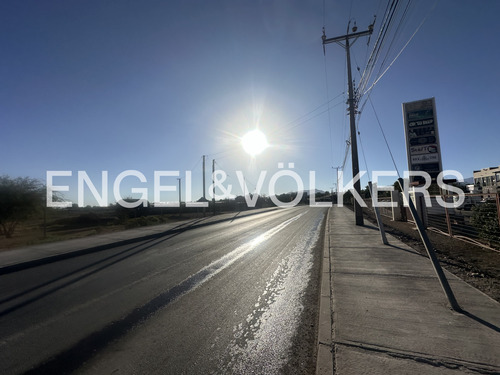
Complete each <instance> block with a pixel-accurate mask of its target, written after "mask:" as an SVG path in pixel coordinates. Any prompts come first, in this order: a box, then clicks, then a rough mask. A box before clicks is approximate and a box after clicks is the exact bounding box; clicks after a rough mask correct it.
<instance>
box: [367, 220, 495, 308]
mask: <svg viewBox="0 0 500 375" xmlns="http://www.w3.org/2000/svg"><path fill="white" fill-rule="evenodd" d="M365 217H367V218H368V219H369V220H370V221H372V222H375V218H374V215H373V214H372V213H369V212H366V213H365ZM382 221H383V222H384V227H385V230H386V232H387V233H390V234H391V235H393V236H394V237H397V238H398V239H400V240H401V241H402V242H404V243H406V244H407V245H408V246H410V247H411V248H413V249H415V250H417V251H418V252H420V253H422V254H424V255H426V251H425V247H424V245H423V243H422V241H421V239H420V235H419V233H418V231H417V229H416V227H415V225H414V224H413V223H410V222H401V221H392V220H391V219H390V218H388V217H382ZM426 232H427V235H428V236H429V239H430V241H431V243H432V246H433V247H434V250H435V251H436V254H437V257H438V259H439V261H440V263H441V265H442V266H443V268H445V269H447V270H448V271H450V272H451V273H453V274H454V275H456V276H458V277H459V278H461V279H462V280H464V281H465V282H467V283H469V284H470V285H472V286H474V287H475V288H477V289H479V290H480V291H482V292H483V293H485V294H487V295H488V296H490V297H491V298H493V299H494V300H496V301H498V302H500V253H499V252H496V251H493V250H490V249H487V248H483V247H481V246H477V245H474V244H471V243H468V242H465V241H463V240H460V239H457V238H453V237H449V236H446V235H443V234H439V233H436V232H433V231H431V230H427V231H426Z"/></svg>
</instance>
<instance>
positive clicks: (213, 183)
mask: <svg viewBox="0 0 500 375" xmlns="http://www.w3.org/2000/svg"><path fill="white" fill-rule="evenodd" d="M212 204H213V206H214V216H215V159H212Z"/></svg>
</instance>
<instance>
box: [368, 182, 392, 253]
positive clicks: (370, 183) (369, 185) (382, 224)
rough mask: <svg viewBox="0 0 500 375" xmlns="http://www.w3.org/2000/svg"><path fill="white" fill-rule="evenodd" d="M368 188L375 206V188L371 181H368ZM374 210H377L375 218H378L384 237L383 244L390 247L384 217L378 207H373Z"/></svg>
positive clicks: (381, 234) (379, 227) (381, 233)
mask: <svg viewBox="0 0 500 375" xmlns="http://www.w3.org/2000/svg"><path fill="white" fill-rule="evenodd" d="M368 187H369V188H370V194H371V196H372V205H373V200H374V198H373V187H372V182H371V181H368ZM377 198H378V197H377ZM373 209H374V210H375V216H376V218H377V223H378V229H379V231H380V237H382V242H383V243H384V245H389V242H388V241H387V237H386V235H385V229H384V223H383V222H382V217H381V216H380V211H379V209H378V205H373Z"/></svg>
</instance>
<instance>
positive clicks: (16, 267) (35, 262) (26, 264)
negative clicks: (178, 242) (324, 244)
mask: <svg viewBox="0 0 500 375" xmlns="http://www.w3.org/2000/svg"><path fill="white" fill-rule="evenodd" d="M277 209H278V208H272V209H269V210H265V211H259V212H250V213H248V214H243V215H237V216H232V217H228V218H223V219H219V220H213V221H209V222H206V223H200V224H196V221H195V222H194V223H193V224H191V225H190V224H189V223H186V224H181V225H178V226H176V227H174V228H171V229H167V230H165V231H163V232H159V233H154V234H148V235H146V236H139V237H134V238H129V239H126V240H121V241H113V242H110V243H107V244H102V245H98V246H93V247H89V248H83V249H76V250H73V251H71V250H69V251H68V252H65V253H60V254H56V255H52V256H45V257H42V258H37V259H32V260H29V261H21V262H19V263H14V264H9V265H5V266H0V275H5V274H8V273H12V272H17V271H21V270H24V269H27V268H32V267H36V266H40V265H44V264H49V263H54V262H58V261H61V260H64V259H69V258H74V257H78V256H82V255H86V254H91V253H95V252H98V251H103V250H108V249H112V248H114V247H119V246H125V245H130V244H133V243H136V242H141V241H147V240H154V239H157V238H161V237H163V236H167V235H170V234H176V233H181V232H185V231H187V230H191V229H196V228H202V227H206V226H209V225H213V224H220V223H223V222H226V221H233V220H237V219H239V218H243V217H248V216H253V215H259V214H262V213H267V212H271V211H275V210H277ZM146 228H147V227H146ZM11 251H15V249H14V250H11Z"/></svg>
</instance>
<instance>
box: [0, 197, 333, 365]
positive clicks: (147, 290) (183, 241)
mask: <svg viewBox="0 0 500 375" xmlns="http://www.w3.org/2000/svg"><path fill="white" fill-rule="evenodd" d="M325 214H326V209H323V208H311V207H295V208H291V209H279V210H276V211H271V212H267V213H263V214H259V215H255V216H249V217H243V218H237V217H236V218H235V219H234V220H233V221H231V222H225V223H219V224H214V225H209V226H206V227H202V228H196V229H192V230H188V231H185V232H183V233H180V234H176V235H170V236H166V237H162V238H159V239H155V240H152V241H151V240H150V241H144V242H142V243H138V244H133V245H128V246H123V247H119V248H114V249H110V250H106V251H103V252H100V253H97V254H91V255H87V256H82V257H77V258H73V259H69V260H66V261H62V262H57V263H53V264H48V265H45V266H40V267H37V268H33V269H28V270H24V271H20V272H17V273H13V274H8V275H2V276H0V277H1V287H0V288H1V290H0V292H1V298H0V303H1V304H0V322H1V324H0V327H1V328H0V329H1V337H2V341H1V342H0V353H2V354H0V356H1V363H2V373H12V374H15V373H22V372H25V371H29V370H30V369H31V370H32V371H33V372H36V373H43V372H45V373H54V372H58V373H61V372H76V373H82V374H84V373H123V374H128V373H158V374H160V373H161V374H165V373H169V374H170V373H172V374H179V373H186V374H193V373H199V374H201V373H203V374H207V373H227V374H232V373H252V372H253V373H266V374H276V373H280V372H286V373H293V372H294V371H295V372H296V373H304V372H309V371H311V370H312V369H313V366H314V358H312V357H313V356H314V334H315V330H316V326H315V324H316V313H317V301H318V296H317V293H318V280H319V279H318V278H319V262H320V255H321V248H322V241H318V240H319V239H320V237H321V230H322V224H323V221H324V217H325Z"/></svg>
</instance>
